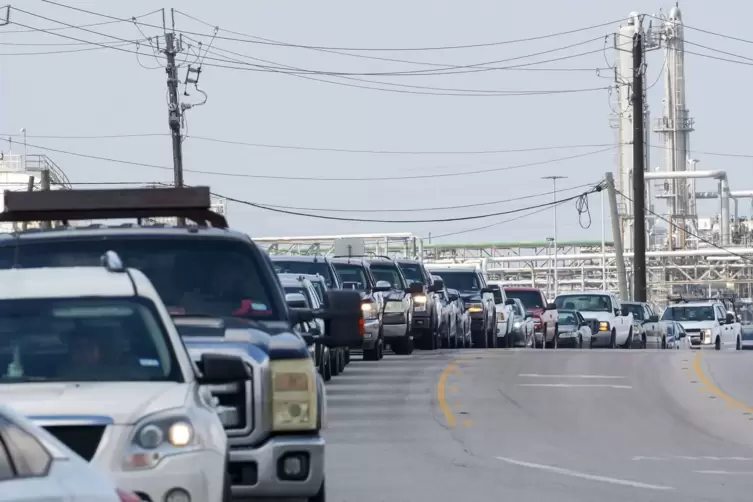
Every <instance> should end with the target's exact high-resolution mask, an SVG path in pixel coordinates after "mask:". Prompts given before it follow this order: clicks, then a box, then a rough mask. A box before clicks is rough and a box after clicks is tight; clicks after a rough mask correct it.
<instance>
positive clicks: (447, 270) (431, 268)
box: [426, 265, 479, 274]
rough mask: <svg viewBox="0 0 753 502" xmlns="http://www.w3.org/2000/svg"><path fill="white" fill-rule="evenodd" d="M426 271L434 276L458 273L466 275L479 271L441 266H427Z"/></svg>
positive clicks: (470, 268)
mask: <svg viewBox="0 0 753 502" xmlns="http://www.w3.org/2000/svg"><path fill="white" fill-rule="evenodd" d="M426 269H427V270H428V271H429V272H430V273H435V274H447V273H450V274H451V273H458V272H462V273H466V274H467V273H475V272H478V271H479V269H477V268H473V267H447V268H443V266H442V265H427V266H426Z"/></svg>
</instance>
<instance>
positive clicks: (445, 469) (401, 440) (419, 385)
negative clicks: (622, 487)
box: [325, 350, 628, 502]
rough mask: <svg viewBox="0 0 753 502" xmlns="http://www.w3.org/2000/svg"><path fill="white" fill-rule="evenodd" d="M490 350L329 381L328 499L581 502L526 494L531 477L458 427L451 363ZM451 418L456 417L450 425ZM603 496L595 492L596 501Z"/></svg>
mask: <svg viewBox="0 0 753 502" xmlns="http://www.w3.org/2000/svg"><path fill="white" fill-rule="evenodd" d="M489 352H491V351H483V350H481V351H479V350H473V351H457V350H446V351H435V352H417V353H415V354H414V355H412V356H389V355H388V356H387V357H385V359H384V360H383V361H379V362H373V363H371V362H360V361H355V362H354V363H352V364H350V365H349V366H348V367H347V369H346V371H345V373H344V374H343V375H341V376H338V377H337V378H335V379H333V380H332V381H331V382H330V383H328V384H327V392H328V414H329V417H328V418H329V420H328V422H329V426H328V428H327V430H326V431H325V438H326V440H327V450H326V460H325V462H326V473H327V488H328V490H327V491H328V493H327V495H328V497H329V498H330V499H331V500H333V501H336V502H352V501H353V500H359V501H364V502H388V501H389V502H402V501H405V502H442V501H447V502H450V501H451V502H455V501H457V500H463V501H467V502H476V501H478V502H487V501H489V500H499V499H500V498H502V499H504V498H516V499H520V500H534V499H535V500H553V501H554V500H557V501H560V502H582V501H583V498H582V496H581V495H580V494H579V493H578V492H573V493H570V492H568V491H566V492H564V493H563V492H562V486H563V485H562V484H561V483H557V482H551V483H548V484H547V485H545V486H541V487H538V488H536V489H535V490H532V486H536V485H537V484H538V479H537V477H536V473H532V472H529V471H528V470H526V471H524V472H522V473H521V472H515V471H514V470H503V469H500V462H499V461H498V460H496V459H495V458H493V457H487V456H482V455H479V454H477V453H476V452H474V451H472V450H471V448H469V446H468V445H467V444H466V441H465V438H464V437H463V431H462V430H460V429H467V430H470V429H472V428H473V423H472V422H471V421H469V420H467V419H464V418H463V417H464V415H463V406H464V402H463V398H464V395H463V393H462V392H461V389H460V385H456V384H457V383H458V382H457V380H458V377H459V376H460V373H459V371H458V364H457V363H455V364H453V362H454V361H456V360H458V358H460V357H469V356H470V357H475V354H479V355H482V354H484V353H489ZM497 352H498V353H501V352H502V351H497ZM451 380H455V384H453V383H452V382H451ZM440 389H444V390H441V391H440ZM447 413H450V416H452V414H456V415H457V418H456V419H455V420H453V421H452V422H451V423H450V424H448V422H447V416H448V415H447ZM577 481H578V480H575V481H573V480H570V479H568V482H571V483H572V482H577ZM532 493H534V494H537V495H543V497H544V498H536V497H533V498H532V497H531V496H530V495H531V494H532ZM605 495H609V493H608V492H599V491H598V490H597V491H596V495H595V497H596V496H600V497H602V499H601V500H603V497H604V496H605ZM601 500H600V502H601ZM625 500H626V501H627V500H628V499H625Z"/></svg>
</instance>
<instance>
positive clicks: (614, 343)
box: [609, 331, 617, 349]
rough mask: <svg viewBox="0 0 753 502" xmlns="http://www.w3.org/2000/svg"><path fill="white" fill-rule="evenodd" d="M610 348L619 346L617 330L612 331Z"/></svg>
mask: <svg viewBox="0 0 753 502" xmlns="http://www.w3.org/2000/svg"><path fill="white" fill-rule="evenodd" d="M609 348H610V349H616V348H617V333H616V332H615V331H612V336H611V338H610V340H609Z"/></svg>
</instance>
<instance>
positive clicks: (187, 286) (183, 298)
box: [0, 236, 285, 319]
mask: <svg viewBox="0 0 753 502" xmlns="http://www.w3.org/2000/svg"><path fill="white" fill-rule="evenodd" d="M249 246H250V244H248V243H245V242H239V241H233V240H228V239H182V238H170V239H167V238H138V239H136V238H116V237H112V236H109V237H108V238H107V239H102V238H99V239H97V240H62V239H59V240H55V241H48V242H34V243H31V242H30V243H22V244H21V248H20V251H19V253H18V258H19V260H18V261H19V265H20V266H22V267H25V268H29V267H66V266H99V263H100V261H99V260H100V257H101V256H102V254H103V253H104V252H105V251H107V250H112V251H115V252H117V253H118V255H120V257H121V258H122V259H123V261H124V263H125V264H126V266H128V267H133V268H137V269H139V270H141V271H142V272H144V273H145V274H146V275H147V276H148V277H149V279H151V281H152V283H153V284H154V287H155V288H157V291H158V292H159V294H160V296H161V297H162V300H163V301H164V302H165V304H166V305H167V306H168V307H169V308H171V310H172V311H174V312H177V313H186V314H188V313H200V314H205V315H213V316H217V317H225V316H232V315H242V316H249V317H258V318H262V319H274V318H277V317H278V315H280V316H284V315H285V313H283V312H279V313H278V312H275V311H274V306H273V305H272V303H271V298H274V296H273V295H274V294H275V291H274V290H273V288H277V287H278V286H277V285H276V284H274V283H271V282H269V281H262V280H261V278H260V275H259V270H260V267H267V263H266V261H265V262H260V261H259V260H261V259H263V258H262V257H263V253H259V254H258V257H257V256H256V255H255V254H254V253H253V252H252V251H251V250H250V249H249ZM15 254H16V253H15V252H14V248H12V247H2V248H0V268H10V267H11V266H12V265H13V262H14V255H15ZM278 291H279V290H278ZM277 295H279V293H277Z"/></svg>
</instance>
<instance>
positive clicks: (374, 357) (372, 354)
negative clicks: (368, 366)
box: [363, 341, 379, 361]
mask: <svg viewBox="0 0 753 502" xmlns="http://www.w3.org/2000/svg"><path fill="white" fill-rule="evenodd" d="M378 347H379V342H378V341H377V343H376V344H375V345H374V348H373V349H363V360H364V361H378V360H379V349H378Z"/></svg>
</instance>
